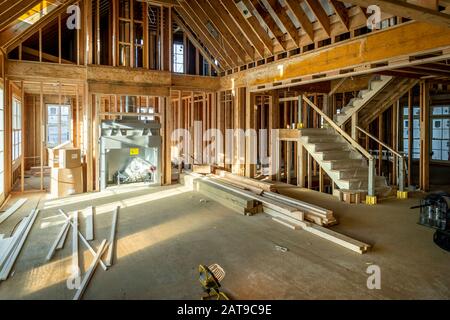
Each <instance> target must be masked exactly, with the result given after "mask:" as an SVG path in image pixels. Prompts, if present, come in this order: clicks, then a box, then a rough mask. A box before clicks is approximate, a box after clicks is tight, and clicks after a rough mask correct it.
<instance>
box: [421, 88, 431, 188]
mask: <svg viewBox="0 0 450 320" xmlns="http://www.w3.org/2000/svg"><path fill="white" fill-rule="evenodd" d="M419 170H420V190H422V191H425V192H427V191H429V189H430V84H429V83H427V82H425V81H422V82H421V83H420V164H419Z"/></svg>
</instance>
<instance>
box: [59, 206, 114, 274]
mask: <svg viewBox="0 0 450 320" xmlns="http://www.w3.org/2000/svg"><path fill="white" fill-rule="evenodd" d="M58 211H59V212H60V213H61V214H62V215H64V217H66V219H70V218H69V216H68V215H67V213H65V212H64V211H63V210H61V209H59V210H58ZM69 221H70V220H69ZM70 224H71V225H72V227H73V222H72V221H70ZM78 236H79V237H80V239H81V242H83V244H84V245H85V246H86V248H88V249H89V252H90V253H91V254H92V255H95V250H94V249H93V248H92V246H91V245H90V244H89V242H88V241H87V240H86V238H85V237H84V236H83V234H82V233H81V232H80V231H78ZM100 265H101V266H102V268H103V270H105V271H106V270H108V268H107V267H106V265H105V264H104V263H103V261H100Z"/></svg>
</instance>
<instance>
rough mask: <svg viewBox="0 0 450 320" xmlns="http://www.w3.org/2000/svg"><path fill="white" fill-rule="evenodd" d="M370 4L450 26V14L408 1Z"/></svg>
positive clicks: (359, 1)
mask: <svg viewBox="0 0 450 320" xmlns="http://www.w3.org/2000/svg"><path fill="white" fill-rule="evenodd" d="M346 2H348V3H352V4H354V5H357V6H362V7H364V6H367V4H368V1H366V0H346ZM370 4H372V5H377V6H379V7H380V8H381V11H382V12H387V13H390V14H393V15H397V16H399V17H405V18H410V19H413V20H417V21H424V22H428V23H432V24H438V25H442V26H446V27H450V14H447V13H443V12H439V11H438V10H434V9H430V8H427V7H423V6H420V5H417V4H413V3H410V2H407V1H398V0H371V1H370Z"/></svg>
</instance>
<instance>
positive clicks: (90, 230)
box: [84, 207, 95, 241]
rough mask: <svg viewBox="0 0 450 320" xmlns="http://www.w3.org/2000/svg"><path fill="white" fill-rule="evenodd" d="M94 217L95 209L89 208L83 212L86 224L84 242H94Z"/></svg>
mask: <svg viewBox="0 0 450 320" xmlns="http://www.w3.org/2000/svg"><path fill="white" fill-rule="evenodd" d="M94 215H95V208H94V207H89V208H87V210H86V211H85V214H84V219H85V220H84V221H85V223H86V240H87V241H92V240H94Z"/></svg>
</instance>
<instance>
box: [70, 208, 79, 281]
mask: <svg viewBox="0 0 450 320" xmlns="http://www.w3.org/2000/svg"><path fill="white" fill-rule="evenodd" d="M71 271H72V276H73V277H76V276H78V275H79V273H80V264H79V261H78V211H75V212H74V213H73V216H72V270H71Z"/></svg>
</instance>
